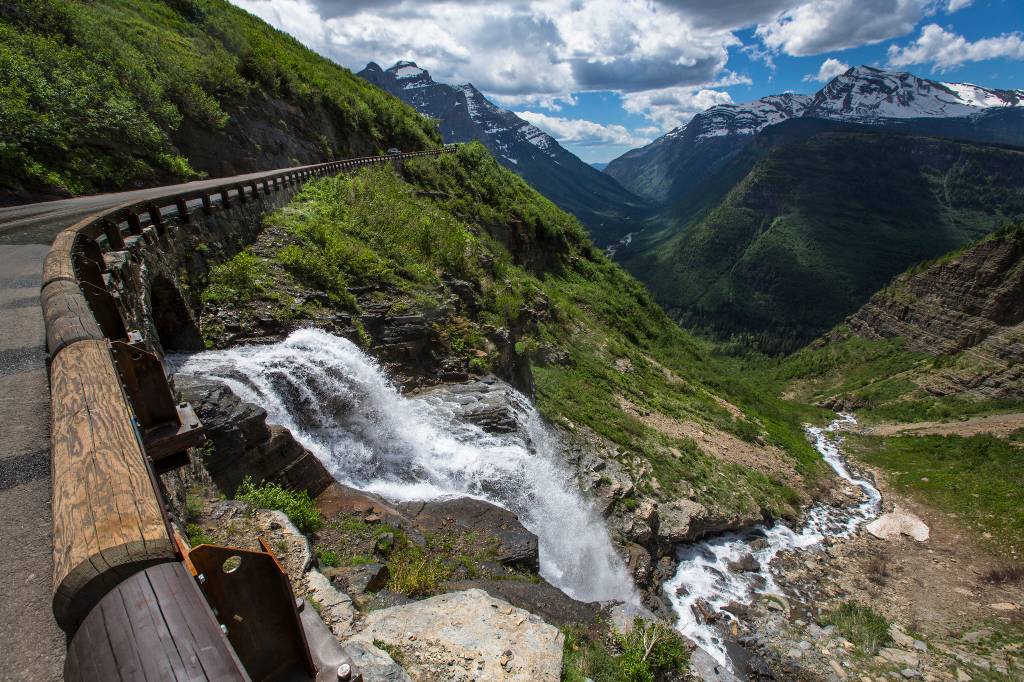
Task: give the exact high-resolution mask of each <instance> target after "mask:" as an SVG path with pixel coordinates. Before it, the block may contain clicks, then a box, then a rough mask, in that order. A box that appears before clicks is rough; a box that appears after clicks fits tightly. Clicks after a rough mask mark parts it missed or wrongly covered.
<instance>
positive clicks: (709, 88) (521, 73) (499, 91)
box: [234, 0, 1024, 162]
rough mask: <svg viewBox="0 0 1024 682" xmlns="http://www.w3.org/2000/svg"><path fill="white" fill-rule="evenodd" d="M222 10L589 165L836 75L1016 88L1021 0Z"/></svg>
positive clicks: (342, 3) (1023, 12)
mask: <svg viewBox="0 0 1024 682" xmlns="http://www.w3.org/2000/svg"><path fill="white" fill-rule="evenodd" d="M234 1H235V2H236V4H238V5H240V6H242V7H244V8H246V9H248V10H249V11H251V12H253V13H255V14H257V15H258V16H260V17H262V18H264V19H266V20H267V21H269V22H270V23H272V24H274V25H275V26H277V27H279V28H282V29H283V30H286V31H288V32H289V33H291V34H292V35H294V36H295V37H297V38H298V39H299V40H301V41H302V42H304V43H305V44H307V45H308V46H309V47H311V48H313V49H315V50H317V51H318V52H320V53H322V54H325V55H326V56H329V57H331V58H332V59H334V60H335V61H337V62H339V63H340V64H342V65H344V66H347V67H349V68H351V69H353V70H359V69H361V68H362V67H363V66H364V65H365V63H366V62H368V61H376V62H378V63H379V64H381V65H382V66H384V67H385V68H386V67H387V66H390V65H391V64H392V63H394V62H395V61H397V60H399V59H408V60H412V61H415V62H417V63H418V64H419V65H420V66H421V67H424V68H427V69H429V70H430V72H431V74H432V75H433V76H434V78H435V80H438V81H441V82H449V83H459V82H466V81H470V82H472V83H474V84H475V85H476V86H477V87H478V88H480V89H481V90H482V91H483V92H484V93H485V94H487V95H488V96H489V97H491V98H492V99H493V100H495V101H496V102H497V103H498V104H500V105H502V106H505V107H507V108H509V109H512V110H513V111H516V112H517V113H519V114H520V115H522V116H523V117H524V118H527V119H529V120H530V121H532V122H533V123H535V124H536V125H538V126H540V127H542V128H544V129H545V130H547V131H548V132H549V133H551V134H552V135H554V136H555V137H556V138H557V139H559V141H560V142H561V143H562V144H563V145H565V146H566V147H567V148H569V149H570V150H572V151H573V152H574V153H576V154H577V155H578V156H580V157H581V158H582V159H584V160H585V161H588V162H592V161H608V160H610V159H612V158H614V157H616V156H618V155H619V154H621V153H623V152H625V151H627V150H628V149H631V148H633V147H635V146H639V145H640V144H643V143H646V142H648V141H650V140H652V139H654V138H655V137H657V136H659V135H661V134H663V133H665V132H667V131H668V130H670V129H671V128H672V127H674V126H676V125H680V124H682V123H685V122H686V121H687V120H689V118H691V117H692V116H693V115H694V114H695V113H698V112H699V111H702V110H704V109H706V108H707V107H709V106H712V105H714V104H717V103H722V102H730V101H731V102H736V103H740V102H746V101H749V100H752V99H756V98H758V97H762V96H764V95H768V94H775V93H780V92H787V91H792V92H802V93H813V92H814V91H816V90H817V89H818V88H820V87H821V86H822V85H823V84H824V82H826V81H827V80H828V77H830V75H834V74H835V73H838V72H841V70H842V67H843V66H856V65H859V64H869V65H873V66H878V67H882V68H892V69H898V70H905V71H911V72H912V73H915V74H917V75H919V76H923V77H928V78H933V79H936V80H943V81H962V82H971V83H975V84H978V85H983V86H988V87H995V88H1004V89H1017V88H1024V0H585V1H584V0H506V1H505V2H503V3H493V2H487V1H486V0H443V1H434V0H234ZM819 77H820V78H823V79H824V80H820V79H819Z"/></svg>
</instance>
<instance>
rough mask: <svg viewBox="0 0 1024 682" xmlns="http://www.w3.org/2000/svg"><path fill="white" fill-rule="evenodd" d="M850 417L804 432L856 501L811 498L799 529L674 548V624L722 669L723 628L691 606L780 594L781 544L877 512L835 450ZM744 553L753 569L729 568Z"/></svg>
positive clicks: (801, 541)
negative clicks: (859, 495) (844, 503)
mask: <svg viewBox="0 0 1024 682" xmlns="http://www.w3.org/2000/svg"><path fill="white" fill-rule="evenodd" d="M853 423H855V420H854V418H853V416H852V415H848V414H841V415H840V416H839V418H838V419H836V420H835V421H833V422H832V423H831V424H829V425H828V427H826V428H824V429H823V428H819V427H813V426H808V427H807V433H808V435H810V436H811V438H813V439H814V445H815V448H816V449H817V450H818V452H819V453H820V454H821V456H822V459H824V460H825V462H826V463H827V464H828V465H829V466H830V467H831V468H832V470H833V471H834V472H835V473H836V475H837V476H839V477H840V478H842V479H843V480H845V481H847V482H849V483H851V484H853V485H855V486H857V487H858V488H860V489H861V490H862V491H863V494H864V495H863V500H862V501H861V502H860V504H858V505H857V506H855V507H841V506H838V507H837V506H833V505H829V504H824V503H820V504H816V505H814V507H812V508H811V510H810V512H808V515H807V521H806V522H805V523H804V526H803V528H802V529H801V530H800V531H794V530H792V529H791V528H789V527H787V526H785V525H783V524H781V523H780V524H776V525H775V526H773V527H771V528H767V527H765V526H761V525H758V526H754V527H752V528H749V529H746V530H745V531H742V532H736V533H728V534H725V535H720V536H717V537H715V538H712V539H710V540H707V541H705V542H700V543H695V544H692V545H687V546H685V547H683V548H681V549H680V550H679V555H678V559H679V568H678V569H677V571H676V574H675V575H674V576H673V577H672V579H671V580H669V581H668V582H667V583H665V592H666V594H667V595H668V597H669V599H670V600H671V601H672V605H673V607H674V609H675V611H676V615H677V617H678V621H677V625H676V627H677V629H678V630H679V631H680V632H682V633H683V634H684V635H686V636H687V637H689V638H690V639H692V640H693V641H694V642H696V643H697V644H698V645H699V646H700V647H701V648H703V649H704V650H706V651H707V652H708V653H709V654H711V656H712V657H713V658H714V659H715V660H716V661H717V662H718V663H719V664H721V665H722V666H724V667H725V668H726V669H727V670H730V671H732V670H733V668H732V661H731V660H730V659H729V655H728V654H727V652H726V647H725V641H724V638H723V636H722V632H721V631H720V630H719V629H718V628H716V627H715V626H714V625H713V624H710V623H706V622H704V620H703V618H702V617H701V616H700V615H698V613H697V612H696V610H695V608H694V607H695V606H697V604H698V603H704V604H707V606H708V607H709V609H710V611H711V612H712V613H716V612H719V609H720V608H721V607H723V606H726V605H727V604H729V603H730V602H737V603H740V604H750V603H751V602H752V601H753V600H754V596H755V595H756V594H758V593H762V594H781V590H780V589H779V587H778V585H777V584H776V582H775V579H774V577H773V575H772V573H771V570H770V568H769V566H770V564H771V561H772V559H774V558H775V555H777V554H778V553H779V552H781V551H784V550H792V549H804V548H811V547H818V546H820V545H821V543H822V541H823V540H824V539H825V538H826V537H833V538H844V537H849V536H850V535H851V534H853V532H854V531H856V530H857V527H858V526H860V524H861V523H863V522H865V521H867V520H869V519H872V518H874V517H875V516H877V515H878V512H879V509H880V507H881V500H882V496H881V494H880V493H879V492H878V489H877V488H875V486H873V485H872V484H871V483H870V482H868V481H867V480H865V479H862V478H858V477H856V476H854V475H853V474H852V473H850V470H849V468H848V467H847V466H846V463H845V461H844V460H843V457H842V453H841V452H840V450H839V445H840V442H841V441H840V438H839V437H838V436H836V435H835V431H836V429H838V428H839V426H841V425H843V424H853ZM747 555H751V556H753V557H754V559H755V560H756V561H757V562H758V564H759V566H760V568H759V569H758V570H756V571H737V570H732V569H730V567H729V563H730V562H736V561H738V560H740V559H741V558H743V557H745V556H747ZM721 613H724V612H721Z"/></svg>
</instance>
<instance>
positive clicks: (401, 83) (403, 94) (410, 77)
mask: <svg viewBox="0 0 1024 682" xmlns="http://www.w3.org/2000/svg"><path fill="white" fill-rule="evenodd" d="M357 75H359V76H360V77H362V78H364V79H365V80H367V81H369V82H371V83H373V84H374V85H376V86H378V87H380V88H382V89H384V90H386V91H387V92H390V93H391V94H393V95H395V96H397V97H399V98H400V99H402V100H404V101H405V102H407V103H409V104H410V105H412V106H413V107H414V108H415V109H416V110H417V111H419V112H420V113H421V114H425V115H427V116H430V117H432V118H436V119H438V120H439V121H440V129H441V135H442V137H443V138H444V140H445V142H469V141H472V140H479V141H480V142H481V143H483V144H484V145H485V146H486V147H487V148H488V149H490V150H491V152H492V153H493V154H494V155H495V157H496V158H497V159H498V160H499V161H500V162H501V163H502V164H504V165H505V166H506V167H508V168H510V169H511V170H513V171H515V172H516V173H517V174H519V175H520V176H522V178H523V179H524V180H526V181H527V182H529V183H530V184H531V185H533V186H534V187H535V188H536V189H537V190H538V191H540V192H541V193H542V194H544V195H545V196H546V197H548V198H549V199H551V200H552V201H553V202H555V203H556V204H558V205H559V206H560V207H562V208H563V209H565V210H567V211H570V212H572V213H574V214H575V215H576V216H577V217H578V218H579V219H580V220H581V221H582V222H583V223H584V224H585V225H587V227H588V228H590V230H591V233H592V234H594V235H595V237H596V238H597V240H598V241H603V240H602V233H603V232H615V231H616V229H615V227H614V226H613V225H612V223H616V222H622V221H628V220H629V219H630V217H631V216H632V214H633V213H635V212H636V210H637V208H638V206H639V204H640V202H639V200H638V199H637V197H635V196H633V195H632V194H630V193H629V192H628V191H626V190H625V189H624V188H623V187H622V186H620V185H619V184H618V182H617V181H615V180H614V179H613V178H612V177H611V176H608V175H605V174H604V173H602V172H600V171H598V170H596V169H595V168H592V167H591V166H589V165H588V164H586V163H584V162H583V161H581V160H580V159H579V158H578V157H577V156H575V155H574V154H572V153H571V152H569V151H568V150H567V149H565V148H564V147H562V145H560V144H559V143H558V141H557V140H555V138H553V137H551V136H550V135H548V134H547V133H546V132H544V131H543V130H541V129H540V128H538V127H537V126H535V125H533V124H532V123H529V122H528V121H525V120H523V119H522V118H520V117H519V116H517V115H516V114H515V113H513V112H511V111H509V110H508V109H502V108H501V107H498V106H496V105H495V104H494V103H493V102H491V101H490V100H488V99H487V98H486V97H484V95H483V93H481V92H480V91H479V90H477V89H476V88H475V87H474V86H473V85H472V84H471V83H463V84H461V85H448V84H446V83H438V82H436V81H435V80H434V79H433V78H431V77H430V73H429V72H427V70H426V69H421V68H420V67H419V66H417V65H416V64H415V63H414V62H409V61H401V62H398V63H396V64H395V65H394V66H392V67H391V68H389V69H386V70H385V69H382V68H381V67H380V66H379V65H377V64H375V63H373V62H370V63H369V64H367V65H366V68H365V69H363V70H362V71H360V72H359V73H358V74H357ZM626 231H628V230H626ZM611 236H612V235H609V238H610V237H611Z"/></svg>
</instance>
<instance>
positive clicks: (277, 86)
mask: <svg viewBox="0 0 1024 682" xmlns="http://www.w3.org/2000/svg"><path fill="white" fill-rule="evenodd" d="M439 141H440V138H439V136H438V134H437V132H436V130H435V128H434V126H433V124H432V123H431V122H429V121H427V120H425V119H423V118H422V117H421V116H419V115H418V114H417V113H416V112H415V111H413V110H412V109H411V108H409V107H408V106H406V105H404V104H403V103H401V102H400V101H399V100H397V99H395V98H393V97H391V96H390V95H387V94H386V93H384V92H382V91H380V90H378V89H377V88H374V87H372V86H370V85H369V84H368V83H366V82H364V81H363V80H361V79H359V78H356V77H355V76H354V75H352V73H351V72H349V71H348V70H347V69H344V68H342V67H340V66H338V65H337V64H334V63H333V62H331V61H329V60H327V59H325V58H323V57H321V56H319V55H317V54H315V53H314V52H312V51H311V50H309V49H307V48H305V47H303V46H302V45H301V44H300V43H299V42H298V41H296V40H294V39H293V38H291V37H289V36H287V35H285V34H284V33H282V32H280V31H277V30H275V29H273V28H271V27H270V26H269V25H267V24H266V23H264V22H262V21H260V20H259V19H256V18H255V17H253V16H252V15H250V14H248V13H246V12H244V11H243V10H240V9H238V8H236V7H234V6H232V5H231V4H229V3H228V2H226V1H225V0H167V1H166V2H160V1H158V0H131V1H128V0H96V1H94V2H74V1H71V0H13V1H12V2H4V3H3V4H2V5H0V201H2V202H6V203H11V202H15V201H19V200H25V199H32V198H39V197H43V196H48V195H49V196H54V195H66V194H68V193H86V192H94V191H100V190H114V189H120V188H124V187H131V186H136V185H139V184H152V183H156V182H163V181H170V180H185V179H189V178H193V177H196V176H197V175H199V174H200V173H202V172H204V171H212V172H215V173H217V174H221V173H225V172H231V171H235V172H242V171H247V170H256V169H261V168H268V167H277V164H281V165H289V163H292V162H313V161H319V160H324V159H327V158H330V157H332V156H334V157H343V156H347V155H350V154H355V153H372V152H374V151H375V150H382V149H386V148H387V147H390V146H397V147H400V148H402V149H406V150H411V149H420V148H425V147H427V146H431V145H434V144H436V143H438V142H439Z"/></svg>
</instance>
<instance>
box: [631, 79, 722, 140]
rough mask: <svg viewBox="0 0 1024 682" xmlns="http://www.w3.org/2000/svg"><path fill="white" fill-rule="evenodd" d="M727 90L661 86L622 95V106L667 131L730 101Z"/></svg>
mask: <svg viewBox="0 0 1024 682" xmlns="http://www.w3.org/2000/svg"><path fill="white" fill-rule="evenodd" d="M731 103H732V97H731V96H730V95H729V93H728V92H725V91H722V90H713V89H710V88H702V89H699V90H694V89H692V88H665V89H662V90H654V91H650V92H634V93H629V94H626V95H623V97H622V108H623V109H625V110H626V111H628V112H630V113H633V114H642V115H644V116H646V117H648V118H649V119H651V120H652V121H654V122H655V123H657V124H658V126H659V127H660V128H661V131H662V132H667V131H669V130H671V129H673V128H676V127H678V126H681V125H683V124H684V123H686V122H687V121H689V120H690V119H691V118H693V117H694V116H696V115H697V114H699V113H700V112H702V111H704V110H705V109H709V108H711V107H713V106H715V105H716V104H731Z"/></svg>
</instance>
